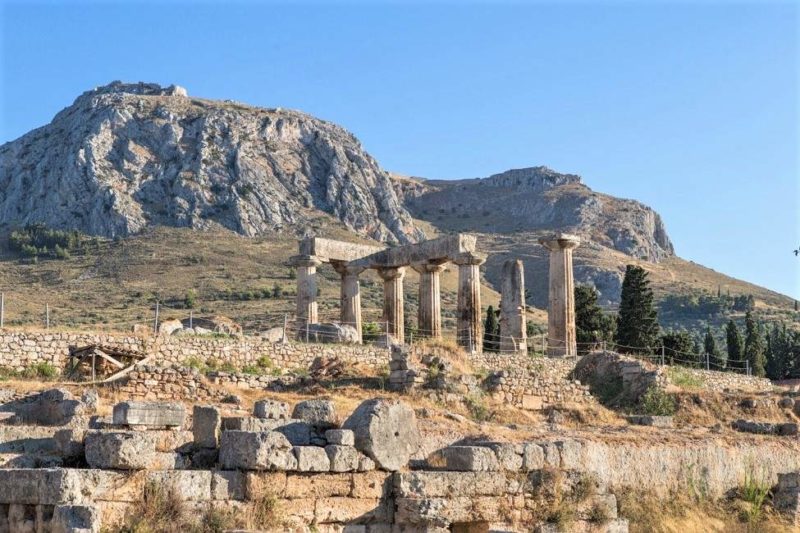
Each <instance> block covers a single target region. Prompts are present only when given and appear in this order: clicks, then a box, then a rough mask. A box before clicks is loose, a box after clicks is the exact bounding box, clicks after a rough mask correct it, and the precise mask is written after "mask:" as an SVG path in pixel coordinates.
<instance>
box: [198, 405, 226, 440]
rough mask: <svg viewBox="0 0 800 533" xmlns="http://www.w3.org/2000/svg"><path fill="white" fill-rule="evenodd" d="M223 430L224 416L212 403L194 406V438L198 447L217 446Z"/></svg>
mask: <svg viewBox="0 0 800 533" xmlns="http://www.w3.org/2000/svg"><path fill="white" fill-rule="evenodd" d="M221 431H222V416H221V414H220V411H219V409H217V408H216V407H214V406H212V405H195V406H194V408H192V438H193V440H194V445H195V446H196V447H198V448H216V447H217V446H219V435H220V433H221Z"/></svg>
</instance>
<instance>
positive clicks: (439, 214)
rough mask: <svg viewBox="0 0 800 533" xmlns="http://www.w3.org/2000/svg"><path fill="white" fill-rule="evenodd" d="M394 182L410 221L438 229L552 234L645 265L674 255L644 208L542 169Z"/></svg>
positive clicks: (577, 179) (657, 218)
mask: <svg viewBox="0 0 800 533" xmlns="http://www.w3.org/2000/svg"><path fill="white" fill-rule="evenodd" d="M397 183H398V185H397V187H398V189H399V191H400V192H401V194H402V195H403V197H404V198H405V200H406V206H407V207H408V208H409V209H410V210H411V212H412V213H413V214H414V215H415V217H417V218H420V219H424V220H428V221H430V222H431V223H432V224H434V225H436V226H437V227H439V228H441V229H443V230H453V231H465V230H467V231H478V232H482V233H500V234H514V233H519V232H525V231H537V230H550V231H552V230H559V231H568V232H570V233H577V234H579V235H581V236H583V237H584V238H585V239H586V240H591V241H593V242H595V243H597V244H600V245H602V246H605V247H608V248H611V249H614V250H618V251H620V252H623V253H625V254H627V255H629V256H631V257H634V258H637V259H643V260H646V261H651V262H658V261H661V260H662V259H664V258H666V257H670V256H672V255H673V254H674V248H673V246H672V242H671V241H670V239H669V236H668V235H667V232H666V229H665V227H664V223H663V222H662V220H661V217H660V216H659V215H658V213H656V212H655V211H653V210H652V209H651V208H649V207H647V206H646V205H643V204H641V203H639V202H636V201H634V200H625V199H621V198H615V197H613V196H609V195H606V194H601V193H597V192H594V191H592V190H591V189H590V188H589V187H587V186H586V185H584V184H583V183H582V182H581V178H580V176H576V175H574V174H560V173H558V172H555V171H553V170H551V169H549V168H547V167H533V168H523V169H515V170H509V171H507V172H503V173H500V174H495V175H493V176H489V177H488V178H484V179H480V178H478V179H468V180H456V181H424V180H413V179H408V178H406V179H403V180H399V181H398V182H397Z"/></svg>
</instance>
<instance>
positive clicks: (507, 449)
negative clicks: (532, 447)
mask: <svg viewBox="0 0 800 533" xmlns="http://www.w3.org/2000/svg"><path fill="white" fill-rule="evenodd" d="M488 447H489V448H490V449H491V450H492V451H493V452H494V454H495V455H496V456H497V462H498V463H499V465H500V468H501V469H502V470H509V471H512V472H516V471H518V470H520V469H521V468H522V464H523V453H524V448H523V447H522V446H521V445H518V444H512V443H501V442H495V443H491V444H489V445H488Z"/></svg>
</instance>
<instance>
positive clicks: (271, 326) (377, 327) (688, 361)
mask: <svg viewBox="0 0 800 533" xmlns="http://www.w3.org/2000/svg"><path fill="white" fill-rule="evenodd" d="M286 303H287V304H291V303H292V302H290V301H287V302H286ZM287 306H288V305H287ZM140 309H141V312H140V313H139V316H142V317H144V319H140V320H124V321H117V322H114V321H103V322H102V324H101V325H100V326H101V327H100V328H99V329H106V330H110V331H120V332H130V331H133V329H134V325H138V326H139V327H140V328H142V327H144V328H145V329H147V330H149V332H150V333H152V334H153V335H158V334H159V331H160V329H161V328H162V325H163V324H164V322H165V321H167V320H175V319H176V318H177V319H179V320H180V321H181V327H182V328H183V329H187V333H200V334H203V333H214V331H213V330H209V329H208V328H206V327H205V326H206V325H208V324H209V322H208V318H207V316H208V315H215V314H216V313H214V312H213V311H211V312H209V311H208V310H207V309H204V310H205V311H206V312H205V313H202V315H205V316H199V315H200V313H196V310H195V309H192V308H187V307H186V306H183V307H179V306H175V305H169V304H167V303H165V302H162V301H157V302H155V303H153V304H152V305H148V306H142V307H141V308H140ZM9 310H11V311H12V312H13V311H15V306H14V301H13V300H11V299H9V298H8V295H7V294H5V293H0V328H4V327H7V326H9V325H21V324H17V322H16V321H15V322H14V323H9V321H8V317H9ZM16 311H17V314H20V313H19V309H16ZM380 312H381V311H380V310H377V309H372V310H369V311H368V312H366V313H365V312H364V311H363V310H362V316H364V315H367V316H369V314H371V315H372V317H373V318H374V319H373V320H370V319H366V320H362V322H361V331H362V337H361V341H362V342H363V343H364V344H380V345H386V344H387V336H392V337H394V336H395V335H394V333H395V331H396V330H395V328H394V327H393V324H391V323H390V322H389V321H386V320H385V319H382V318H380V315H379V314H378V313H380ZM219 314H221V315H223V316H225V314H224V313H219ZM231 319H232V320H234V319H235V322H236V323H237V324H238V325H239V326H241V328H242V333H243V334H245V335H264V334H267V335H268V336H270V337H271V338H275V337H276V336H278V334H279V336H280V338H281V339H282V340H285V341H295V342H337V341H348V340H353V339H352V332H350V333H349V334H348V332H345V331H343V330H341V329H338V330H337V329H335V328H331V327H330V326H328V327H327V328H326V327H324V325H325V324H328V325H330V324H335V325H339V326H352V327H353V328H355V329H357V326H358V325H357V324H356V323H354V322H349V323H348V322H346V321H342V320H341V319H340V314H339V313H338V312H335V311H334V310H325V311H323V312H320V313H318V317H317V323H315V324H310V323H308V322H307V321H306V320H304V319H303V318H300V317H297V316H296V315H295V313H294V312H289V311H286V312H272V313H255V312H252V311H251V312H250V313H248V314H246V315H238V316H236V317H231ZM40 320H41V321H40V322H38V321H35V322H34V324H35V323H36V322H38V324H40V326H41V327H44V328H46V329H50V328H55V327H61V326H62V325H61V324H60V323H59V320H58V310H57V309H54V308H52V307H51V306H50V305H49V304H45V305H44V308H43V309H42V310H41V317H40ZM452 322H453V321H452V320H451V321H446V320H443V321H442V325H441V327H440V328H439V329H438V330H426V329H424V328H420V327H419V326H418V325H414V324H413V323H410V322H404V324H403V325H402V330H403V334H404V335H403V336H404V342H405V343H406V344H412V345H413V344H417V343H421V342H428V341H429V340H430V339H436V340H438V341H441V342H444V343H452V344H456V345H458V346H460V347H462V348H464V349H465V350H466V351H468V352H477V351H484V352H488V353H496V354H509V355H510V354H519V353H520V352H523V351H527V353H528V354H529V355H531V356H546V355H548V354H550V353H552V352H559V353H564V352H574V353H572V354H570V356H571V357H574V358H575V360H578V359H579V358H580V357H581V356H582V355H584V354H587V353H590V352H594V351H614V352H619V353H623V354H625V355H628V356H631V357H634V358H637V359H641V360H645V361H648V362H651V363H654V364H657V365H661V366H667V365H669V366H680V367H686V368H694V369H702V370H717V371H723V372H736V373H742V374H745V375H748V376H750V375H752V368H751V366H750V362H749V361H748V360H747V359H723V358H719V359H718V358H717V357H715V356H713V355H711V354H708V353H691V352H685V351H679V350H676V349H674V348H672V347H668V346H663V345H661V346H627V345H623V344H619V343H615V342H613V341H606V340H601V341H594V342H576V343H575V347H576V348H577V349H576V350H572V349H571V347H568V346H565V343H564V340H563V339H553V338H549V337H548V336H547V334H533V335H526V336H525V337H524V338H523V337H522V336H520V337H514V336H509V335H504V334H503V333H502V332H501V333H499V334H494V333H485V332H481V331H480V330H481V329H482V328H478V330H477V331H476V330H473V329H472V328H461V329H459V328H458V326H457V325H454V324H452ZM25 325H31V324H30V322H28V323H27V324H25ZM93 329H96V328H94V327H93ZM278 330H280V331H278ZM140 331H141V329H140ZM348 335H350V336H348ZM392 340H395V339H392Z"/></svg>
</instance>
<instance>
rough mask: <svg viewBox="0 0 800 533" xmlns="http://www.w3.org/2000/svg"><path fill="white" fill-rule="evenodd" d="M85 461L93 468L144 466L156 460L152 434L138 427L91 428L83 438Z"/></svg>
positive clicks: (126, 468)
mask: <svg viewBox="0 0 800 533" xmlns="http://www.w3.org/2000/svg"><path fill="white" fill-rule="evenodd" d="M84 448H85V453H86V462H87V463H88V464H89V466H90V467H92V468H110V469H119V470H141V469H144V468H148V467H149V466H150V465H151V464H152V463H153V462H154V461H155V460H156V455H157V454H156V446H155V442H154V440H153V439H152V438H150V437H148V436H147V435H145V434H143V433H141V432H136V431H91V432H88V433H87V434H86V438H85V441H84Z"/></svg>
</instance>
